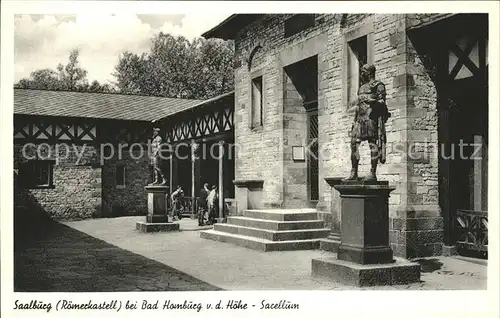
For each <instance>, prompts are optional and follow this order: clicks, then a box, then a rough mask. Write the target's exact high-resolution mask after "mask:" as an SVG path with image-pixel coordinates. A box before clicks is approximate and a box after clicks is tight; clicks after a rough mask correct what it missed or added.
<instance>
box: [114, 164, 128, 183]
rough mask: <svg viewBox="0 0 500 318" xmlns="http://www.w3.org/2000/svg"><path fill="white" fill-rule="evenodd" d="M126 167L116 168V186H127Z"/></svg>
mask: <svg viewBox="0 0 500 318" xmlns="http://www.w3.org/2000/svg"><path fill="white" fill-rule="evenodd" d="M125 170H126V169H125V166H116V186H117V187H124V186H125Z"/></svg>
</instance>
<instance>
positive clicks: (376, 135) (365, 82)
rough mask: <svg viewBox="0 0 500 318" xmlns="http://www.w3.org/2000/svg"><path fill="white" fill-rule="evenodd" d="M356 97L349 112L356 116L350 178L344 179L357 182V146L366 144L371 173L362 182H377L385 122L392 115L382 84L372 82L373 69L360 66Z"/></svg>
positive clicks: (352, 138) (352, 140) (376, 81)
mask: <svg viewBox="0 0 500 318" xmlns="http://www.w3.org/2000/svg"><path fill="white" fill-rule="evenodd" d="M360 80H361V83H362V85H361V87H360V88H359V90H358V98H357V99H356V100H355V101H354V102H353V106H354V107H352V108H351V109H350V110H351V111H353V112H354V113H355V115H354V123H353V125H352V130H351V164H352V170H351V175H350V176H349V177H348V178H347V179H345V180H358V179H359V178H358V165H359V159H360V156H359V146H360V144H361V142H363V141H368V143H369V145H370V152H371V170H370V174H369V175H368V176H367V177H365V178H364V180H365V181H376V180H377V176H376V171H377V165H378V162H379V160H380V163H385V143H386V135H385V123H386V121H387V119H388V118H389V117H391V114H390V113H389V111H388V109H387V105H386V100H385V95H386V91H385V85H384V83H382V82H380V81H378V80H376V79H375V66H374V65H368V64H367V65H363V67H362V68H361V74H360Z"/></svg>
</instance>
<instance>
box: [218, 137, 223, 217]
mask: <svg viewBox="0 0 500 318" xmlns="http://www.w3.org/2000/svg"><path fill="white" fill-rule="evenodd" d="M218 159H219V218H218V220H217V222H219V223H220V222H222V220H223V219H224V141H222V140H221V141H219V158H218Z"/></svg>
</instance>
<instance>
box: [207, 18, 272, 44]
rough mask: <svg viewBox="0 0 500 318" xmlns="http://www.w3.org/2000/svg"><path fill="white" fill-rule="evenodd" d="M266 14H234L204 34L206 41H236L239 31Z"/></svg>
mask: <svg viewBox="0 0 500 318" xmlns="http://www.w3.org/2000/svg"><path fill="white" fill-rule="evenodd" d="M263 15H264V14H232V15H231V16H229V17H228V18H227V19H225V20H224V21H222V22H221V23H219V24H218V25H217V26H215V27H213V28H212V29H210V30H209V31H207V32H205V33H203V34H202V36H203V37H204V38H205V39H211V38H218V39H223V40H234V39H235V38H236V35H237V34H238V32H239V31H241V30H242V29H243V28H244V27H245V26H247V25H249V24H250V23H252V22H254V21H256V20H257V19H259V18H260V17H262V16H263Z"/></svg>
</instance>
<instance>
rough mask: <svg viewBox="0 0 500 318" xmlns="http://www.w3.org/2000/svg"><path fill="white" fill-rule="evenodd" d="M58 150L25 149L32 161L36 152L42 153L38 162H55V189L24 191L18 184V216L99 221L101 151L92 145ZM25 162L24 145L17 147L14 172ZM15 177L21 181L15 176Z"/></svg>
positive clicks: (16, 184)
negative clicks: (97, 218) (99, 159)
mask: <svg viewBox="0 0 500 318" xmlns="http://www.w3.org/2000/svg"><path fill="white" fill-rule="evenodd" d="M58 147H59V148H57V147H56V145H50V146H49V145H43V146H40V145H39V147H37V148H35V146H34V145H32V146H26V147H25V154H26V156H27V157H29V158H33V157H36V156H37V149H40V151H39V155H40V157H39V159H47V160H56V163H55V166H54V170H53V183H54V187H53V188H48V189H25V188H23V187H22V185H20V184H19V182H15V189H14V207H15V212H16V213H28V214H31V215H34V214H43V215H47V216H49V217H51V218H53V219H58V220H60V219H85V218H92V217H100V216H101V215H102V210H101V185H102V179H101V167H100V166H98V165H95V163H96V160H97V157H98V149H96V147H94V146H91V145H85V146H83V145H78V146H77V145H68V147H67V148H66V147H63V146H62V145H59V146H58ZM58 154H59V155H58ZM78 158H80V159H78ZM25 160H27V159H26V158H25V156H24V155H23V145H14V169H15V170H16V169H18V168H19V166H20V164H21V163H22V162H24V161H25ZM14 177H15V181H18V180H16V174H15V175H14ZM16 217H18V215H16Z"/></svg>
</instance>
